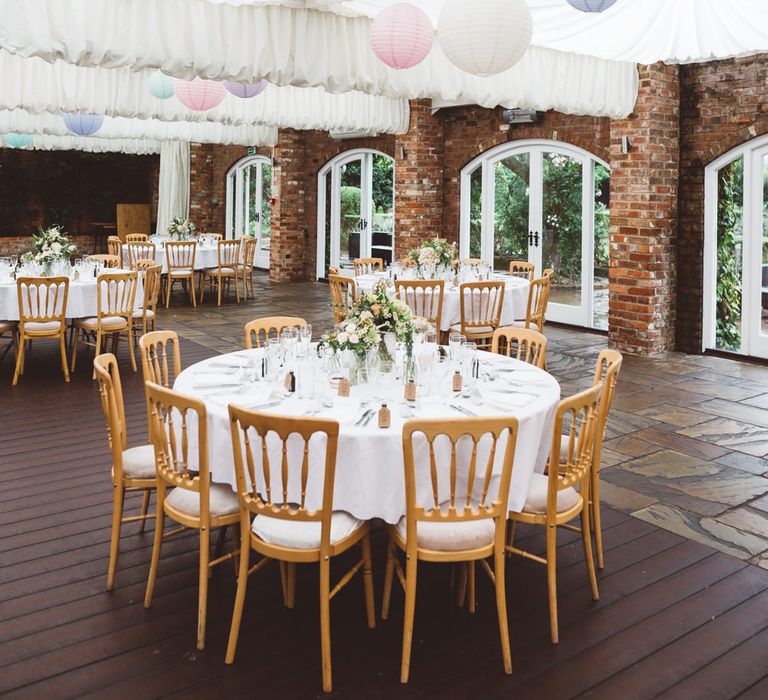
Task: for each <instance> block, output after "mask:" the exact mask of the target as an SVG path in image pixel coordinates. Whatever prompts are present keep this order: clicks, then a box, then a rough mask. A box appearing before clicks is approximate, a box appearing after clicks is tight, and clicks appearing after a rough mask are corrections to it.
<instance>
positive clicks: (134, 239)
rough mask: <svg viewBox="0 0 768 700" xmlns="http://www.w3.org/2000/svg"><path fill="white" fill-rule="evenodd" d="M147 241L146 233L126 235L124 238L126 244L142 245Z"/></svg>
mask: <svg viewBox="0 0 768 700" xmlns="http://www.w3.org/2000/svg"><path fill="white" fill-rule="evenodd" d="M148 240H149V236H148V235H147V234H146V233H128V234H126V236H125V242H126V243H143V242H145V241H148Z"/></svg>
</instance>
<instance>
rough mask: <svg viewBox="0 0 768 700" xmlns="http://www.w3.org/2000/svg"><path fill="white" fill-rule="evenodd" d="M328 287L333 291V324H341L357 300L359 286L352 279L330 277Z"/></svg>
mask: <svg viewBox="0 0 768 700" xmlns="http://www.w3.org/2000/svg"><path fill="white" fill-rule="evenodd" d="M328 287H329V288H330V290H331V304H332V306H333V322H334V323H341V322H342V321H343V320H344V319H345V318H346V317H347V313H348V312H349V309H350V307H351V306H352V304H354V303H355V300H356V299H357V285H356V284H355V280H353V279H352V278H351V277H344V276H342V275H328Z"/></svg>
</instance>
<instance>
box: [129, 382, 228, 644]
mask: <svg viewBox="0 0 768 700" xmlns="http://www.w3.org/2000/svg"><path fill="white" fill-rule="evenodd" d="M146 391H147V401H148V403H149V410H150V416H151V421H152V435H151V437H152V444H153V446H154V448H155V465H156V469H157V522H156V523H155V540H154V543H153V546H152V561H151V563H150V566H149V576H148V578H147V592H146V595H145V596H144V607H145V608H149V607H150V606H151V605H152V594H153V592H154V588H155V579H156V578H157V569H158V565H159V563H160V550H161V548H162V545H163V539H164V538H165V537H170V536H172V535H173V534H175V533H176V532H179V531H180V530H179V529H177V530H174V531H172V532H170V533H166V532H165V518H166V517H168V518H170V519H171V520H173V521H175V522H177V523H178V524H179V525H181V526H182V527H181V529H185V528H194V529H196V530H199V532H200V561H199V568H198V587H199V590H198V608H197V648H198V649H204V648H205V620H206V610H207V607H208V576H209V574H210V571H211V569H212V568H213V567H214V566H216V565H217V564H221V563H222V562H224V561H228V560H229V559H232V558H233V557H235V556H237V551H236V550H235V551H233V552H229V553H227V554H224V555H222V556H217V557H215V558H214V559H211V558H210V557H211V555H210V550H211V541H210V537H211V529H213V528H223V527H226V526H228V525H237V523H239V522H240V512H239V507H238V501H237V496H236V495H235V493H234V492H233V491H232V489H230V488H229V486H224V485H222V484H214V483H212V482H211V475H210V470H209V466H208V416H207V413H206V410H205V404H204V403H203V402H202V401H200V400H199V399H196V398H193V397H190V396H184V395H182V394H179V393H178V392H175V391H173V390H171V389H166V388H165V387H162V386H160V385H159V384H155V383H154V382H148V383H147V384H146ZM191 426H194V428H193V429H192V430H190V427H191ZM194 433H196V436H195V434H194ZM192 445H194V446H195V448H196V453H197V459H196V460H195V461H194V462H192V461H191V460H190V448H191V446H192ZM168 489H172V490H171V491H170V492H169V491H168Z"/></svg>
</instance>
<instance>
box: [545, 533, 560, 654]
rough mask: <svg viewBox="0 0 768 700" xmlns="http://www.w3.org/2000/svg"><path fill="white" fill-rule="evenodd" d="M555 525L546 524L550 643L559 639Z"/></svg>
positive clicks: (554, 642) (555, 642)
mask: <svg viewBox="0 0 768 700" xmlns="http://www.w3.org/2000/svg"><path fill="white" fill-rule="evenodd" d="M556 550H557V526H555V525H552V526H547V588H548V589H549V634H550V636H551V638H552V644H557V643H558V642H559V641H560V635H559V631H558V628H557V561H556V559H555V551H556Z"/></svg>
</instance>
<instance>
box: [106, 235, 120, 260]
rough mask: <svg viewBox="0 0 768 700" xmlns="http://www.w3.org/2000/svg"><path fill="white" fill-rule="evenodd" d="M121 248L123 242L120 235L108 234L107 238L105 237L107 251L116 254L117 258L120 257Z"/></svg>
mask: <svg viewBox="0 0 768 700" xmlns="http://www.w3.org/2000/svg"><path fill="white" fill-rule="evenodd" d="M122 249H123V242H122V241H121V240H120V236H109V238H107V253H109V254H110V255H116V256H117V257H118V258H121V259H122V257H123V254H122Z"/></svg>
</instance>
